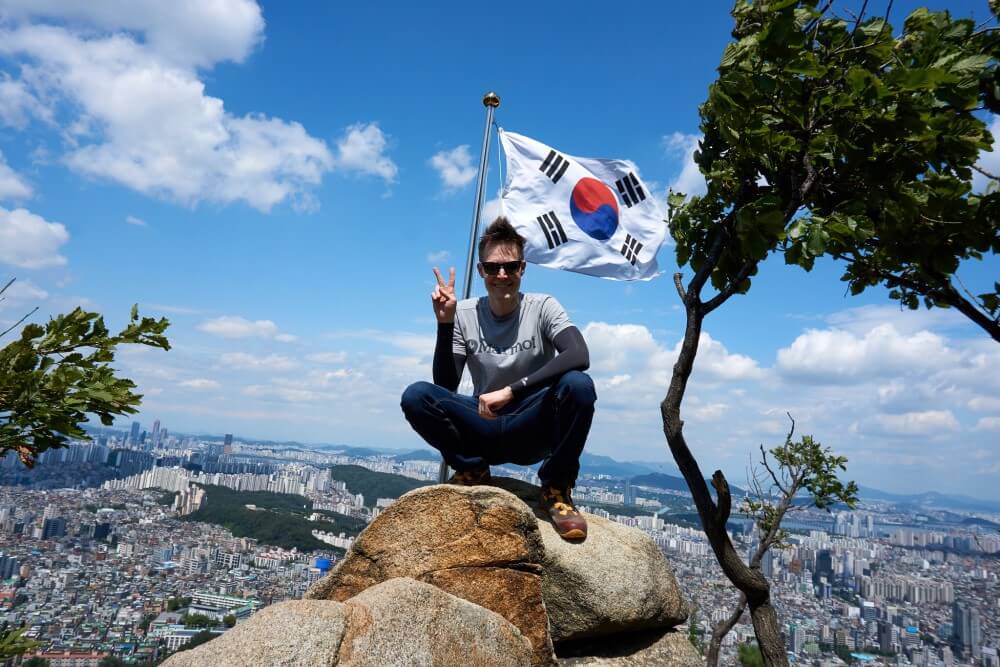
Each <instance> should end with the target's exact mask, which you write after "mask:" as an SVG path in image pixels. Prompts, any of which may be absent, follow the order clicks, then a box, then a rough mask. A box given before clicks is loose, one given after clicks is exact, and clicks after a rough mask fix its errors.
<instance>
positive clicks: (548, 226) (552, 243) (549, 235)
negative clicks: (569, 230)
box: [535, 211, 568, 250]
mask: <svg viewBox="0 0 1000 667" xmlns="http://www.w3.org/2000/svg"><path fill="white" fill-rule="evenodd" d="M535 219H536V220H537V221H538V226H539V227H541V228H542V233H543V234H545V240H546V241H548V243H549V250H552V249H553V248H555V247H556V246H560V245H562V244H563V243H566V241H567V240H568V239H567V238H566V232H564V231H563V227H562V223H561V222H559V218H557V217H556V213H555V211H549V212H548V213H546V214H544V215H540V216H538V217H537V218H535Z"/></svg>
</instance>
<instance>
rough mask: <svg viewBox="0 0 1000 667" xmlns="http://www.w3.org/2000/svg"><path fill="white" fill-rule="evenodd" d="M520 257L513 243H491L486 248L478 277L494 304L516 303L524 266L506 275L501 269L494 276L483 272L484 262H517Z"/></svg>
mask: <svg viewBox="0 0 1000 667" xmlns="http://www.w3.org/2000/svg"><path fill="white" fill-rule="evenodd" d="M520 260H521V255H520V253H518V251H517V246H516V245H514V244H513V243H492V244H490V245H488V246H486V252H485V254H484V256H483V257H481V258H480V265H479V275H480V276H482V277H483V282H484V283H485V284H486V293H487V294H488V295H489V297H490V301H492V302H493V303H495V304H498V305H500V304H511V303H516V302H517V298H518V297H517V295H518V291H519V290H520V289H521V276H523V275H524V268H523V266H524V264H523V263H522V264H521V267H522V268H520V269H518V270H517V271H514V272H512V273H507V271H506V270H505V269H503V268H501V269H500V272H499V273H497V274H496V275H495V276H491V275H489V273H487V272H486V271H484V270H483V263H485V262H517V261H520Z"/></svg>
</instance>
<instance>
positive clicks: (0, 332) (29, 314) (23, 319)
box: [0, 306, 38, 336]
mask: <svg viewBox="0 0 1000 667" xmlns="http://www.w3.org/2000/svg"><path fill="white" fill-rule="evenodd" d="M36 310H38V306H35V307H34V308H32V309H31V312H30V313H28V314H27V315H25V316H24V317H22V318H21V319H19V320H18V321H17V322H15V323H14V324H13V325H11V327H10V328H9V329H7V330H6V331H0V336H6V335H7V334H9V333H10V332H11V331H13V330H14V329H16V328H17V325H19V324H20V323H21V322H23V321H25V320H26V319H28V318H29V317H31V316H32V315H34V314H35V311H36Z"/></svg>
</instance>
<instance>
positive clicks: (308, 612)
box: [163, 600, 346, 667]
mask: <svg viewBox="0 0 1000 667" xmlns="http://www.w3.org/2000/svg"><path fill="white" fill-rule="evenodd" d="M344 611H345V610H344V605H342V604H340V603H339V602H326V601H320V600H291V601H289V602H279V603H278V604H272V605H270V606H267V607H264V608H263V609H261V610H260V611H259V612H257V613H256V614H254V615H253V616H251V617H250V618H249V619H248V620H247V621H245V622H243V623H239V624H238V625H236V627H234V628H233V629H231V630H227V631H226V632H224V633H223V634H222V635H220V636H218V637H216V638H215V639H213V640H211V641H209V642H206V643H204V644H202V645H201V646H197V647H195V648H193V649H190V650H188V651H181V652H180V653H175V654H174V655H173V656H172V657H170V659H168V660H167V661H166V662H165V663H163V667H204V666H205V665H212V666H213V667H230V666H232V667H249V666H250V665H256V666H259V667H279V666H280V667H286V666H287V667H329V665H331V664H335V663H334V660H335V658H336V655H337V649H338V648H339V647H340V640H341V638H342V637H343V635H344V630H345V627H346V624H345V619H344Z"/></svg>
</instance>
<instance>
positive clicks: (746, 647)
mask: <svg viewBox="0 0 1000 667" xmlns="http://www.w3.org/2000/svg"><path fill="white" fill-rule="evenodd" d="M738 651H739V653H738V655H739V660H740V665H741V666H742V667H764V657H763V656H762V655H761V652H760V647H759V646H757V645H756V644H740V646H739V649H738Z"/></svg>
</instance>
